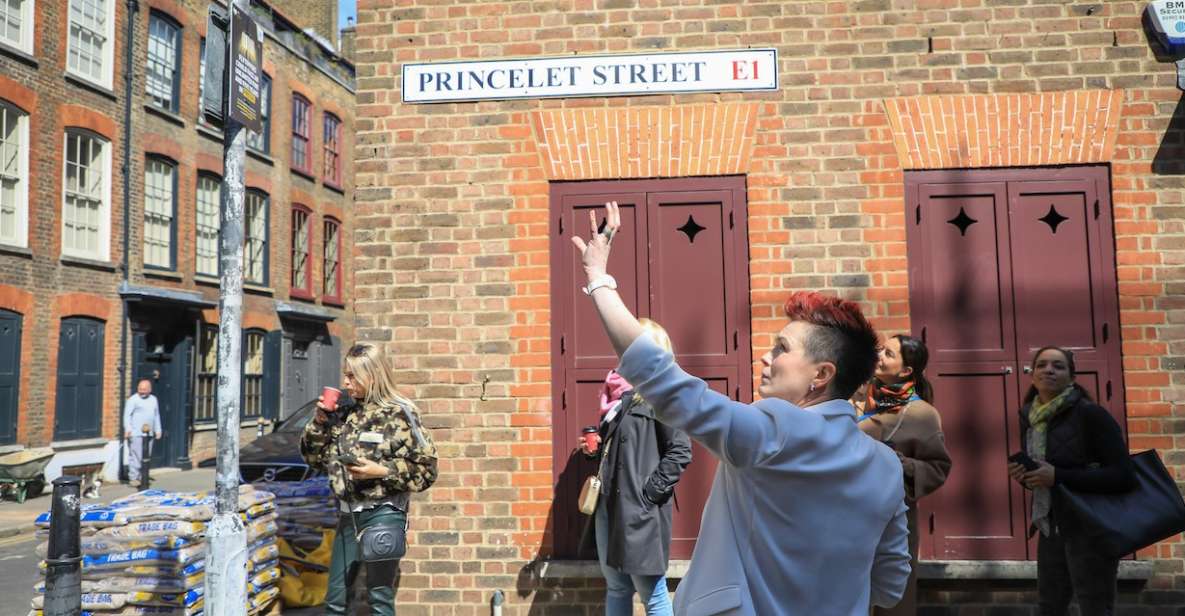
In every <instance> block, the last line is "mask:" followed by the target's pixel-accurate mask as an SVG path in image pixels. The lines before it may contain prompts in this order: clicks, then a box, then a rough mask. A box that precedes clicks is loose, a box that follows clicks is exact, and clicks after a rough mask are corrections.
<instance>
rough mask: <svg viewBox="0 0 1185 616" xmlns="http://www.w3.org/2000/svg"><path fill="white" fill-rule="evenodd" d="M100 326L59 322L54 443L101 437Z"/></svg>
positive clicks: (81, 321) (99, 323)
mask: <svg viewBox="0 0 1185 616" xmlns="http://www.w3.org/2000/svg"><path fill="white" fill-rule="evenodd" d="M103 327H104V323H103V322H102V321H98V320H95V319H88V318H82V317H70V318H66V319H62V325H61V332H60V334H59V336H58V384H57V398H56V402H55V407H54V440H57V441H68V440H75V439H84V438H94V437H98V436H100V435H101V430H102V418H103ZM121 412H122V409H121Z"/></svg>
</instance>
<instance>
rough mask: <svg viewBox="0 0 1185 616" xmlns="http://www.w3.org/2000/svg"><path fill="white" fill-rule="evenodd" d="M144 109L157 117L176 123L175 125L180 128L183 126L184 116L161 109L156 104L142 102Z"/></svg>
mask: <svg viewBox="0 0 1185 616" xmlns="http://www.w3.org/2000/svg"><path fill="white" fill-rule="evenodd" d="M144 111H147V112H148V113H151V114H152V115H154V116H157V117H159V118H164V119H165V120H167V121H169V122H172V123H173V124H176V125H177V126H180V127H181V128H185V118H183V117H181V116H179V115H177V114H176V113H174V112H172V111H168V110H166V109H161V108H160V107H157V106H156V105H154V104H152V103H144Z"/></svg>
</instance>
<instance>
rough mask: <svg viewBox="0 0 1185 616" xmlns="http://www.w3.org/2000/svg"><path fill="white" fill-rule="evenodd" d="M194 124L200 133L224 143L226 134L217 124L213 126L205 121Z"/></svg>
mask: <svg viewBox="0 0 1185 616" xmlns="http://www.w3.org/2000/svg"><path fill="white" fill-rule="evenodd" d="M194 125H195V126H196V127H197V132H198V134H199V135H201V136H203V137H205V138H207V139H211V140H213V141H216V142H218V143H222V141H223V139H224V136H223V133H222V129H221V128H218V127H217V126H211V125H209V124H206V123H205V122H196V123H195V124H194Z"/></svg>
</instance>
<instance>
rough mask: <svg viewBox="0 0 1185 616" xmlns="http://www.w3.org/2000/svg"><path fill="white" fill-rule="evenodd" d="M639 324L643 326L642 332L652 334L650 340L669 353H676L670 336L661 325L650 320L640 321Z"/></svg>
mask: <svg viewBox="0 0 1185 616" xmlns="http://www.w3.org/2000/svg"><path fill="white" fill-rule="evenodd" d="M638 324H639V325H641V326H642V331H644V332H646V333H647V334H650V339H651V340H653V341H654V343H655V344H657V345H658V346H660V347H662V348H663V350H665V351H666V352H667V353H674V352H675V347H674V345H672V344H671V336H670V334H668V333H667V330H665V329H663V327H662V326H661V325H659V324H658V323H656V322H654V321H651V320H650V319H638Z"/></svg>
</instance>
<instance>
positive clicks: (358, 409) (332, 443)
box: [300, 343, 437, 616]
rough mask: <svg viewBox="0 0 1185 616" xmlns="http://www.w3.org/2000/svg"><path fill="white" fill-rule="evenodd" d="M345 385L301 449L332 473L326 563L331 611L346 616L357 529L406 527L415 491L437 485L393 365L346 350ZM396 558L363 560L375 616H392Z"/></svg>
mask: <svg viewBox="0 0 1185 616" xmlns="http://www.w3.org/2000/svg"><path fill="white" fill-rule="evenodd" d="M342 385H343V389H344V390H345V393H347V394H348V397H347V396H342V399H341V400H339V401H338V402H337V404H335V405H334V407H333V408H329V407H327V406H325V404H324V400H318V402H317V413H316V416H315V417H314V418H313V421H311V422H309V424H308V426H306V427H305V431H304V435H303V436H302V438H301V442H300V452H301V455H303V456H304V459H305V461H306V462H308V463H309V465H310V466H312V467H314V468H319V469H321V470H322V471H323V472H325V474H326V475H328V476H329V483H330V485H331V486H332V488H333V492H334V494H335V495H336V496H337V498H338V499H339V501H340V502H341V510H342V514H341V517H340V519H339V521H338V526H337V536H336V537H335V538H334V540H333V556H332V559H331V561H330V564H329V589H328V593H327V594H326V596H325V612H326V613H327V614H343V615H344V614H348V613H350V612H351V610H350V606H349V592H348V591H349V588H350V586H351V585H353V583H354V579H355V578H356V577H357V575H358V569H359V566H360V565H362V564H363V563H362V560H361V555H360V550H359V547H358V542H357V539H356V532H357V531H361V530H364V529H366V528H368V527H371V526H374V525H377V524H383V525H394V526H399V525H402V526H404V527H406V525H407V510H408V500H409V495H410V493H411V492H420V491H423V490H426V489H427V488H428V487H429V486H431V485H432V483H433V482H434V481H436V473H437V471H436V457H437V455H436V446H435V445H434V444H433V442H432V437H431V435H430V434H429V433H428V430H427V429H425V428H424V427H423V426H422V425H421V424H420V418H419V411H418V410H417V409H416V405H415V404H413V403H412V401H411V400H408V399H407V398H405V397H403V396H402V395H400V394H399V392H397V391H396V390H395V380H394V379H393V378H392V376H391V368H390V366H389V365H388V364H387V361H386V360H385V359H384V358H383V355H382V352H381V351H380V350H379V348H378V347H376V346H375V345H373V344H369V343H359V344H355V345H354V346H352V347H350V350H349V351H347V352H346V361H345V369H344V371H343V375H342ZM398 568H399V561H397V560H390V561H381V562H371V563H366V590H367V595H368V598H369V601H370V613H371V614H372V616H394V614H395V589H394V582H395V576H396V574H397V572H398Z"/></svg>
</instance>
